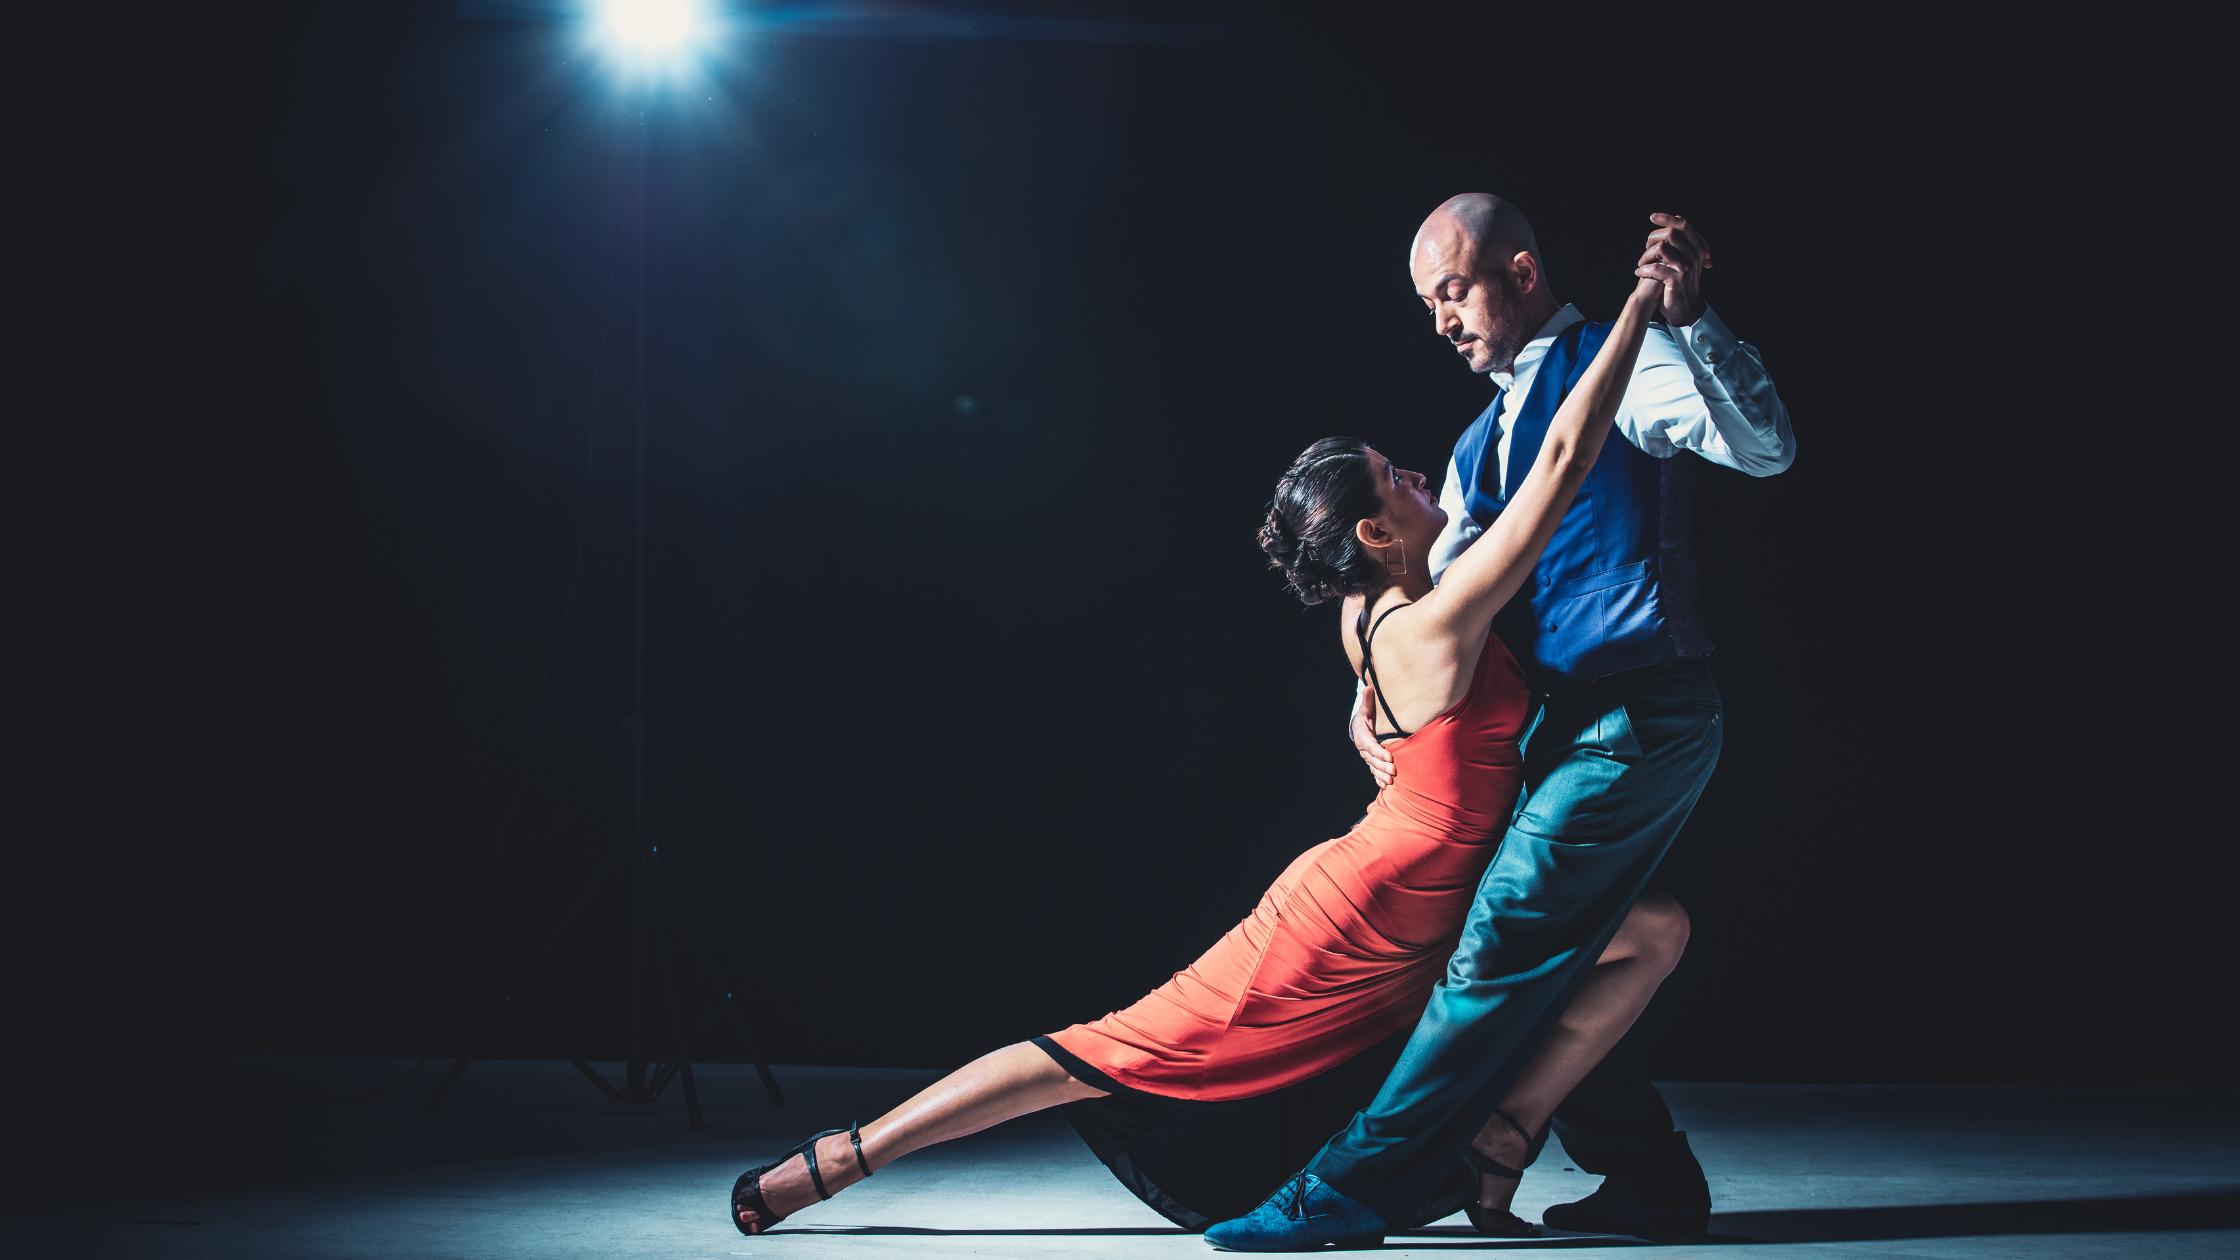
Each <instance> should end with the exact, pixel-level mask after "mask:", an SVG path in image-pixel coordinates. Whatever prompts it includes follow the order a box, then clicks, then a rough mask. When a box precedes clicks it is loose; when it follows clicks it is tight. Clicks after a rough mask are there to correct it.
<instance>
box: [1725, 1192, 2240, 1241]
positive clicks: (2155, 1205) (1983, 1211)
mask: <svg viewBox="0 0 2240 1260" xmlns="http://www.w3.org/2000/svg"><path fill="white" fill-rule="evenodd" d="M1711 1223H1712V1225H1713V1226H1714V1227H1716V1228H1717V1229H1718V1231H1719V1233H1720V1234H1721V1235H1722V1236H1726V1237H1732V1238H1735V1239H1736V1240H1737V1241H1740V1240H1742V1239H1754V1240H1757V1241H1761V1242H1859V1241H1866V1240H1870V1239H1889V1238H1962V1237H1969V1236H1973V1235H1978V1234H2114V1233H2145V1232H2151V1231H2154V1230H2169V1229H2231V1228H2233V1227H2235V1226H2240V1188H2235V1189H2225V1190H2201V1191H2195V1192H2193V1193H2190V1194H2158V1195H2147V1196H2141V1197H2138V1198H2120V1199H2044V1200H2024V1201H2021V1202H2012V1203H1931V1204H1919V1205H1913V1206H1901V1207H1871V1208H1795V1209H1785V1210H1782V1211H1774V1212H1719V1213H1715V1214H1713V1216H1712V1218H1711Z"/></svg>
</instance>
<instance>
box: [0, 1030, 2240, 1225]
mask: <svg viewBox="0 0 2240 1260" xmlns="http://www.w3.org/2000/svg"><path fill="white" fill-rule="evenodd" d="M404 1066H407V1065H404V1064H399V1063H393V1062H387V1061H383V1062H371V1061H355V1062H347V1063H340V1064H337V1063H310V1062H303V1061H272V1062H269V1063H267V1064H264V1065H263V1066H262V1067H261V1068H260V1071H262V1072H264V1073H266V1074H267V1075H268V1076H269V1077H271V1078H272V1079H273V1080H275V1081H278V1082H280V1083H279V1084H278V1085H277V1086H275V1088H276V1089H277V1090H278V1091H279V1092H281V1093H282V1094H284V1095H285V1096H286V1097H287V1098H289V1099H291V1100H292V1101H291V1102H289V1103H288V1104H287V1106H286V1107H285V1108H282V1109H281V1110H280V1111H279V1112H274V1111H271V1110H269V1109H268V1110H267V1111H266V1112H264V1113H261V1114H262V1119H261V1120H257V1121H254V1122H250V1123H253V1124H262V1125H264V1126H265V1128H264V1130H262V1131H253V1132H249V1133H247V1134H246V1136H245V1139H244V1140H246V1141H249V1142H261V1143H265V1144H267V1145H270V1146H271V1147H272V1149H271V1150H270V1151H268V1152H267V1153H268V1154H269V1155H270V1156H271V1158H270V1159H268V1160H267V1161H265V1162H264V1163H262V1164H261V1165H259V1167H260V1168H261V1169H263V1171H262V1173H261V1174H236V1175H233V1176H231V1177H230V1178H229V1177H228V1176H226V1175H225V1174H224V1173H223V1172H222V1170H221V1171H214V1172H213V1171H209V1170H205V1171H206V1172H208V1175H206V1176H204V1177H202V1178H200V1180H202V1181H204V1182H207V1183H215V1184H218V1185H220V1186H221V1187H223V1186H224V1183H226V1182H227V1181H229V1180H230V1181H232V1182H234V1183H236V1184H233V1185H232V1186H231V1187H230V1188H215V1189H208V1190H199V1191H182V1190H176V1189H167V1188H166V1185H165V1183H164V1182H163V1181H162V1180H160V1179H153V1178H147V1179H143V1178H134V1179H133V1180H132V1182H131V1183H129V1184H131V1185H132V1186H134V1187H135V1188H133V1189H130V1190H124V1187H122V1186H120V1190H124V1192H125V1193H128V1194H132V1195H134V1196H135V1197H134V1198H133V1199H132V1200H131V1201H129V1202H118V1203H116V1205H115V1207H114V1208H113V1209H111V1208H101V1209H96V1210H95V1211H94V1212H93V1213H92V1214H90V1215H87V1214H77V1215H45V1216H33V1217H28V1218H20V1217H19V1218H18V1219H15V1220H12V1221H10V1222H9V1223H8V1225H7V1227H6V1232H5V1234H4V1236H0V1240H4V1241H5V1244H6V1245H5V1248H4V1254H5V1255H6V1256H8V1257H10V1258H11V1260H13V1258H15V1257H25V1258H29V1257H42V1256H64V1257H67V1256H150V1257H156V1256H161V1257H186V1258H191V1257H205V1256H207V1257H229V1258H231V1257H243V1256H286V1257H300V1258H303V1260H314V1258H319V1257H343V1256H352V1257H355V1256H364V1257H380V1258H381V1260H421V1258H428V1260H435V1258H441V1257H513V1256H520V1257H538V1258H539V1260H557V1258H559V1257H573V1256H583V1257H602V1258H616V1257H636V1256H646V1257H663V1258H665V1260H669V1258H676V1260H692V1258H698V1257H711V1258H712V1257H731V1256H773V1255H783V1256H786V1257H789V1258H792V1260H808V1258H810V1257H824V1256H833V1257H849V1258H850V1260H880V1258H891V1257H919V1256H930V1257H945V1256H981V1255H993V1256H1047V1255H1114V1256H1173V1257H1190V1258H1191V1260H1197V1258H1199V1257H1210V1256H1212V1255H1215V1254H1217V1253H1215V1252H1213V1251H1212V1250H1211V1249H1210V1248H1208V1247H1207V1246H1206V1244H1205V1243H1204V1242H1203V1241H1201V1240H1200V1239H1198V1238H1197V1237H1195V1236H1193V1235H1188V1234H1184V1233H1181V1232H1180V1231H1178V1230H1176V1229H1174V1228H1173V1227H1172V1226H1170V1225H1168V1224H1167V1222H1166V1221H1164V1220H1163V1219H1161V1218H1160V1217H1159V1216H1157V1215H1156V1214H1154V1213H1153V1212H1152V1211H1151V1210H1150V1209H1148V1208H1146V1207H1144V1206H1142V1205H1141V1204H1139V1203H1137V1202H1136V1201H1135V1200H1134V1199H1133V1198H1131V1197H1129V1196H1128V1195H1127V1193H1125V1192H1124V1191H1122V1190H1121V1189H1120V1187H1119V1186H1118V1185H1117V1184H1116V1183H1114V1182H1113V1181H1112V1179H1111V1178H1110V1177H1109V1176H1108V1175H1107V1174H1106V1173H1105V1171H1104V1169H1103V1168H1102V1167H1101V1166H1099V1165H1098V1164H1097V1162H1096V1160H1095V1159H1094V1158H1093V1157H1091V1156H1090V1154H1089V1153H1088V1151H1087V1149H1086V1148H1084V1147H1083V1146H1082V1145H1081V1144H1080V1143H1079V1142H1078V1141H1077V1140H1076V1139H1075V1138H1074V1137H1073V1134H1072V1132H1071V1130H1070V1129H1068V1128H1067V1127H1066V1125H1065V1123H1064V1121H1063V1120H1061V1119H1058V1118H1057V1117H1055V1116H1047V1115H1046V1116H1038V1117H1031V1118H1029V1119H1027V1120H1023V1121H1019V1122H1017V1123H1015V1124H1012V1125H1008V1126H1005V1127H1004V1128H1002V1129H999V1130H996V1131H994V1132H992V1133H987V1134H983V1135H981V1136H979V1137H977V1138H973V1139H970V1140H967V1141H964V1142H959V1143H954V1144H952V1145H950V1146H947V1147H943V1148H938V1149H936V1150H933V1151H928V1152H925V1153H922V1154H920V1155H917V1156H914V1157H912V1158H911V1159H909V1160H907V1161H905V1162H903V1163H900V1164H897V1165H895V1166H893V1167H892V1168H890V1169H888V1170H886V1171H883V1172H882V1173H880V1175H879V1176H878V1177H876V1178H874V1179H873V1180H871V1181H868V1182H865V1183H863V1184H862V1185H860V1186H857V1187H855V1188H853V1189H851V1190H849V1191H847V1192H846V1193H845V1194H843V1195H842V1196H841V1197H840V1198H838V1199H836V1200H834V1201H833V1202H831V1203H828V1204H823V1205H821V1206H819V1207H817V1208H814V1209H811V1210H809V1211H806V1212H803V1213H801V1214H799V1215H797V1216H796V1217H795V1218H794V1219H793V1220H792V1221H789V1222H788V1223H787V1224H786V1225H785V1226H783V1227H781V1229H780V1230H779V1232H777V1233H775V1234H772V1235H769V1236H766V1237H763V1238H757V1239H748V1238H744V1237H741V1236H740V1235H739V1234H737V1233H735V1232H734V1231H733V1230H732V1229H731V1228H730V1226H729V1225H728V1224H727V1223H726V1221H725V1219H724V1212H725V1198H726V1194H727V1192H728V1190H729V1188H730V1185H731V1180H732V1178H733V1177H734V1176H736V1175H737V1174H738V1173H739V1172H740V1171H741V1170H742V1169H744V1168H745V1167H747V1166H748V1165H750V1164H752V1163H757V1162H760V1161H761V1160H762V1159H764V1158H767V1157H768V1156H770V1155H772V1154H774V1153H775V1152H777V1151H778V1150H782V1149H783V1148H784V1147H786V1146H789V1145H791V1144H792V1143H793V1142H794V1141H796V1140H798V1139H799V1138H800V1137H802V1136H804V1135H805V1134H807V1133H808V1132H810V1131H812V1130H814V1129H816V1128H820V1127H826V1126H828V1125H830V1124H832V1123H845V1122H846V1121H847V1120H849V1119H851V1118H862V1119H869V1118H870V1117H871V1116H873V1115H875V1114H877V1113H878V1112H879V1111H880V1110H881V1109H883V1108H884V1107H885V1106H886V1105H887V1104H890V1103H892V1102H894V1101H895V1100H897V1099H899V1098H901V1097H903V1096H905V1095H906V1094H908V1093H909V1092H910V1091H912V1090H913V1089H915V1088H917V1087H918V1086H919V1085H921V1084H923V1083H924V1082H926V1081H927V1080H930V1079H932V1077H933V1076H934V1074H933V1073H930V1072H914V1071H913V1072H905V1071H864V1070H846V1069H832V1068H781V1069H779V1075H780V1078H781V1081H782V1082H783V1084H784V1087H785V1089H786V1090H787V1093H788V1096H789V1097H788V1103H787V1105H786V1106H785V1107H783V1108H772V1107H771V1106H770V1105H769V1104H768V1102H767V1101H766V1100H765V1099H764V1098H763V1096H762V1093H761V1090H760V1088H759V1086H758V1085H757V1084H756V1083H755V1079H754V1076H753V1074H752V1072H751V1070H750V1069H746V1068H737V1067H728V1066H725V1067H715V1068H711V1069H707V1070H705V1071H704V1072H703V1074H702V1093H703V1098H704V1100H705V1102H706V1104H707V1112H708V1127H707V1129H706V1130H705V1131H703V1132H700V1133H693V1132H690V1131H689V1130H688V1129H687V1128H686V1127H685V1123H684V1116H683V1110H682V1103H681V1101H680V1100H679V1099H678V1098H677V1096H676V1092H675V1091H674V1090H672V1091H671V1095H670V1097H669V1098H667V1099H665V1100H664V1101H663V1102H661V1103H660V1104H657V1105H654V1106H651V1107H643V1108H632V1107H621V1106H616V1105H613V1104H609V1103H606V1102H603V1101H601V1100H599V1099H598V1097H597V1096H596V1095H595V1094H593V1093H592V1092H591V1090H590V1088H589V1087H588V1086H587V1085H586V1084H585V1083H584V1082H583V1081H582V1080H581V1078H579V1077H577V1076H576V1075H575V1073H574V1072H573V1071H572V1070H571V1069H569V1068H568V1067H566V1066H564V1065H559V1064H551V1063H523V1062H514V1063H483V1064H477V1065H476V1066H475V1067H474V1069H473V1070H472V1071H470V1072H469V1073H468V1074H467V1076H466V1077H465V1078H464V1080H463V1081H462V1082H461V1084H460V1086H459V1088H458V1090H457V1092H456V1093H455V1094H454V1095H453V1098H452V1102H451V1105H450V1107H449V1109H448V1110H447V1111H445V1112H444V1113H442V1114H438V1115H431V1114H428V1113H426V1112H423V1111H421V1110H419V1109H418V1107H417V1102H418V1100H419V1098H420V1097H422V1096H424V1095H425V1094H426V1092H427V1090H428V1088H429V1086H430V1085H432V1083H433V1081H434V1078H435V1076H436V1074H437V1072H438V1070H439V1069H440V1067H441V1066H442V1065H441V1064H430V1065H428V1067H427V1068H426V1069H425V1070H423V1071H422V1072H421V1073H420V1075H419V1077H418V1079H417V1080H416V1081H414V1082H413V1083H412V1084H411V1086H410V1087H408V1088H405V1089H400V1090H396V1091H393V1092H389V1093H385V1094H379V1095H376V1096H373V1097H370V1098H369V1097H367V1096H365V1092H366V1090H367V1089H368V1088H370V1087H372V1086H374V1085H377V1084H378V1083H380V1082H382V1081H384V1080H388V1079H393V1078H394V1077H395V1075H396V1074H397V1072H398V1071H399V1069H400V1068H402V1067H404ZM1667 1093H1668V1096H1669V1097H1670V1099H1671V1101H1672V1104H1673V1109H1674V1111H1675V1112H1676V1113H1678V1115H1679V1116H1680V1119H1681V1123H1682V1125H1683V1127H1685V1128H1686V1129H1687V1130H1688V1131H1689V1133H1690V1136H1691V1138H1692V1140H1693V1141H1694V1143H1695V1146H1696V1149H1697V1151H1698V1153H1699V1154H1700V1155H1701V1156H1702V1159H1703V1162H1704V1165H1705V1167H1706V1168H1707V1169H1708V1170H1709V1172H1710V1176H1711V1188H1712V1194H1713V1197H1714V1200H1715V1202H1716V1206H1717V1214H1716V1215H1715V1216H1714V1218H1713V1222H1712V1227H1713V1229H1714V1231H1715V1235H1714V1237H1713V1238H1712V1239H1711V1240H1709V1241H1707V1242H1703V1243H1691V1244H1679V1245H1668V1246H1665V1247H1663V1248H1662V1249H1661V1250H1662V1253H1663V1254H1664V1255H1667V1256H1671V1257H1674V1258H1675V1260H1677V1258H1678V1257H1683V1256H1699V1255H1729V1254H1737V1253H1738V1252H1739V1251H1740V1249H1742V1248H1746V1247H1750V1246H1762V1245H1767V1244H1777V1245H1781V1246H1786V1247H1787V1248H1788V1249H1789V1250H1788V1251H1787V1252H1785V1253H1783V1254H1786V1255H1797V1256H1813V1257H1818V1256H1843V1257H1865V1256H1892V1257H2005V1256H2016V1257H2020V1256H2029V1257H2059V1256H2149V1257H2168V1258H2171V1260H2179V1258H2183V1257H2194V1256H2200V1257H2209V1256H2215V1257H2235V1256H2240V1097H2235V1096H2233V1095H2230V1094H2215V1095H2203V1094H2179V1093H2103V1092H2077V1091H2048V1090H1960V1089H1942V1088H1923V1087H1886V1086H1872V1087H1868V1086H1851V1087H1824V1086H1742V1085H1700V1084H1698V1085H1687V1084H1680V1085H1673V1086H1670V1087H1669V1089H1668V1091H1667ZM276 1117H277V1118H276ZM237 1136H242V1135H237ZM239 1145H240V1143H238V1142H237V1143H236V1148H237V1149H238V1147H239ZM282 1161H284V1163H283V1162H282ZM283 1167H284V1169H285V1171H284V1173H283V1174H282V1175H281V1176H279V1177H275V1176H274V1175H273V1172H272V1170H273V1169H275V1168H283ZM251 1176H261V1178H262V1180H263V1181H264V1183H265V1184H261V1185H245V1184H239V1183H241V1182H242V1181H244V1180H245V1179H248V1178H249V1177H251ZM1592 1185H1593V1181H1592V1179H1590V1178H1588V1177H1587V1176H1585V1175H1583V1174H1581V1173H1578V1172H1576V1171H1572V1170H1570V1169H1569V1167H1568V1161H1567V1160H1566V1159H1565V1157H1564V1155H1563V1152H1562V1150H1561V1148H1560V1147H1559V1146H1557V1145H1553V1144H1551V1145H1550V1147H1549V1148H1548V1151H1547V1153H1546V1154H1545V1155H1543V1156H1542V1158H1541V1160H1540V1162H1539V1163H1538V1164H1537V1165H1535V1166H1534V1168H1533V1169H1532V1171H1531V1173H1530V1174H1529V1175H1528V1176H1527V1177H1526V1180H1525V1184H1524V1189H1523V1192H1522V1193H1521V1195H1520V1196H1519V1199H1518V1204H1517V1207H1518V1210H1519V1211H1520V1212H1521V1213H1522V1214H1524V1215H1525V1216H1526V1217H1527V1218H1528V1219H1537V1218H1538V1215H1539V1212H1540V1209H1541V1208H1543V1207H1545V1206H1546V1205H1548V1204H1550V1203H1555V1202H1560V1201H1563V1200H1566V1199H1570V1198H1575V1197H1577V1196H1578V1195H1580V1194H1583V1193H1585V1192H1586V1191H1587V1190H1588V1189H1590V1188H1591V1187H1592ZM1645 1245H1647V1244H1643V1243H1640V1242H1638V1241H1635V1240H1629V1239H1606V1238H1587V1237H1576V1236H1559V1237H1554V1238H1549V1239H1543V1240H1539V1241H1537V1242H1515V1241H1505V1240H1492V1239H1482V1238H1479V1237H1478V1236H1477V1235H1475V1234H1474V1233H1472V1232H1470V1231H1469V1229H1468V1227H1467V1225H1466V1224H1465V1223H1464V1222H1463V1221H1462V1219H1461V1218H1460V1217H1459V1216H1457V1217H1454V1218H1452V1219H1451V1220H1450V1221H1449V1222H1445V1223H1442V1224H1440V1225H1437V1226H1433V1227H1431V1228H1430V1229H1428V1230H1426V1231H1424V1232H1422V1233H1418V1234H1413V1235H1407V1236H1401V1237H1396V1238H1394V1239H1392V1240H1391V1241H1390V1242H1389V1243H1388V1244H1387V1246H1386V1248H1385V1253H1386V1254H1392V1255H1418V1254H1421V1255H1433V1254H1439V1253H1443V1252H1451V1251H1455V1250H1459V1249H1465V1248H1469V1249H1477V1250H1481V1251H1486V1250H1517V1249H1546V1248H1561V1249H1563V1250H1566V1251H1568V1252H1572V1253H1573V1254H1584V1255H1595V1254H1603V1253H1605V1252H1608V1253H1611V1254H1617V1253H1618V1252H1619V1250H1620V1249H1626V1248H1635V1247H1641V1246H1645Z"/></svg>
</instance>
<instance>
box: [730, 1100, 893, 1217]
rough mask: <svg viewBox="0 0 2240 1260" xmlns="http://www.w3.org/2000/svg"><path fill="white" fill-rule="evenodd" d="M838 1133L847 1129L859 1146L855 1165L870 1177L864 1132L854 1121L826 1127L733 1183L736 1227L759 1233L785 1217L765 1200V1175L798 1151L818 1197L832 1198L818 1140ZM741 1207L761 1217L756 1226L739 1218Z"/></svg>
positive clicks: (850, 1140) (732, 1205) (851, 1142)
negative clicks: (820, 1172) (822, 1170)
mask: <svg viewBox="0 0 2240 1260" xmlns="http://www.w3.org/2000/svg"><path fill="white" fill-rule="evenodd" d="M835 1133H845V1134H847V1135H848V1143H849V1144H850V1145H852V1146H854V1147H855V1148H856V1167H858V1168H861V1169H862V1170H863V1175H864V1176H866V1177H869V1176H870V1175H871V1165H870V1164H868V1163H865V1162H864V1158H863V1135H862V1134H861V1133H858V1132H857V1131H856V1126H855V1125H854V1124H850V1125H849V1126H848V1127H847V1128H845V1129H826V1130H825V1131H824V1132H822V1133H813V1134H810V1135H809V1140H808V1141H806V1142H803V1143H802V1144H801V1145H799V1146H796V1147H794V1148H793V1149H792V1150H790V1151H787V1152H786V1153H785V1154H783V1155H780V1156H779V1157H777V1158H776V1159H774V1160H771V1161H770V1162H769V1163H767V1164H764V1165H763V1166H762V1167H760V1168H750V1169H748V1170H747V1171H745V1172H743V1173H740V1174H739V1179H738V1180H737V1181H734V1182H732V1183H731V1224H732V1226H733V1227H734V1228H736V1229H737V1230H738V1231H739V1232H740V1233H742V1234H746V1235H748V1236H749V1237H752V1236H753V1235H755V1234H756V1233H759V1232H766V1231H768V1230H769V1228H770V1227H771V1226H773V1225H775V1224H777V1223H778V1222H779V1221H782V1220H784V1219H785V1217H783V1216H779V1215H776V1214H775V1213H773V1212H771V1210H770V1205H769V1204H768V1203H767V1202H765V1201H764V1200H763V1198H762V1179H763V1177H764V1176H766V1175H767V1174H769V1172H770V1171H771V1170H772V1169H775V1168H776V1167H778V1166H779V1165H780V1164H783V1163H785V1162H786V1161H787V1160H789V1159H792V1158H793V1157H794V1156H796V1155H799V1156H801V1157H802V1158H803V1159H804V1160H806V1161H808V1164H809V1184H810V1185H813V1186H815V1187H816V1188H817V1198H819V1199H820V1200H821V1199H829V1198H831V1197H832V1192H831V1191H830V1190H827V1189H825V1188H824V1178H823V1177H822V1176H820V1175H818V1173H817V1143H819V1142H822V1141H823V1140H825V1139H826V1138H828V1137H831V1136H832V1135H833V1134H835ZM742 1211H751V1212H753V1213H754V1214H755V1215H756V1216H757V1217H759V1218H760V1220H759V1221H758V1222H757V1224H756V1226H755V1228H754V1229H748V1228H747V1226H746V1223H745V1222H743V1221H741V1220H740V1219H739V1213H740V1212H742Z"/></svg>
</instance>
